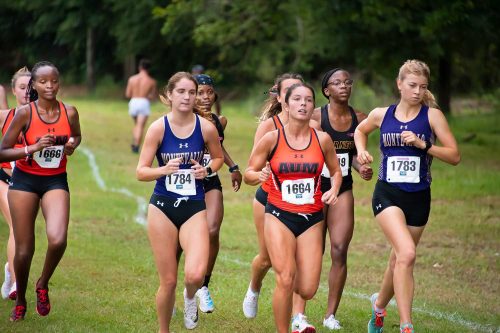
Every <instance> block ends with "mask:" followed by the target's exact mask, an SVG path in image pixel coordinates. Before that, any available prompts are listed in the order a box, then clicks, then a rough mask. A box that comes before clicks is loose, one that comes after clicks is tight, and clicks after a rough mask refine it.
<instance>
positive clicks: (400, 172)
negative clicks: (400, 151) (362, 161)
mask: <svg viewBox="0 0 500 333" xmlns="http://www.w3.org/2000/svg"><path fill="white" fill-rule="evenodd" d="M387 182H388V183H419V182H420V157H418V156H390V157H388V158H387Z"/></svg>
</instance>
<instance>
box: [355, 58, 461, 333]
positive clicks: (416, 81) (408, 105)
mask: <svg viewBox="0 0 500 333" xmlns="http://www.w3.org/2000/svg"><path fill="white" fill-rule="evenodd" d="M429 80H430V71H429V67H428V66H427V65H426V64H425V63H424V62H422V61H419V60H408V61H406V62H405V63H404V64H403V66H401V68H400V70H399V75H398V78H397V86H398V89H399V92H400V95H401V99H400V101H399V103H398V104H394V105H391V106H389V107H381V108H376V109H374V110H373V111H372V112H371V113H370V114H369V115H368V118H367V119H365V120H363V121H362V122H361V123H360V124H359V125H358V127H357V128H356V131H355V133H354V141H355V143H356V148H357V150H358V157H357V158H358V162H359V163H361V164H365V163H371V162H373V157H372V156H371V155H370V153H368V151H367V150H366V143H367V140H368V134H370V133H371V132H373V131H374V130H375V129H377V128H380V152H381V159H380V168H379V176H378V182H377V185H376V186H375V191H374V193H373V199H372V208H373V214H374V215H375V219H376V221H377V223H378V225H379V226H380V228H381V229H382V231H383V232H384V235H385V237H386V238H387V241H388V242H389V244H390V245H391V246H392V251H391V255H390V258H389V264H388V267H387V269H386V271H385V274H384V279H383V282H382V286H381V288H380V291H379V292H378V293H375V294H373V295H372V297H371V307H372V317H371V319H370V321H369V322H368V333H382V332H383V326H384V317H385V315H386V311H385V307H386V306H387V304H388V303H389V301H390V300H391V298H392V297H393V296H395V297H396V302H397V306H398V311H399V317H400V332H401V333H414V332H415V331H414V328H413V322H412V318H411V309H412V302H413V293H414V282H413V267H414V265H415V259H416V247H417V245H418V242H419V240H420V237H421V236H422V233H423V232H424V229H425V225H426V224H427V220H428V218H429V213H430V209H431V190H430V187H431V181H432V177H431V163H432V158H433V157H437V158H438V159H440V160H442V161H444V162H446V163H449V164H452V165H457V164H458V163H459V162H460V153H459V151H458V147H457V143H456V141H455V138H454V136H453V134H452V133H451V131H450V128H449V127H448V122H447V121H446V118H445V117H444V115H443V113H442V112H441V111H440V110H438V109H436V108H435V107H434V106H435V105H436V103H435V100H434V96H433V95H432V94H431V93H430V92H429V90H428V85H429ZM437 141H439V142H440V145H437V144H436V142H437ZM376 255H378V254H376Z"/></svg>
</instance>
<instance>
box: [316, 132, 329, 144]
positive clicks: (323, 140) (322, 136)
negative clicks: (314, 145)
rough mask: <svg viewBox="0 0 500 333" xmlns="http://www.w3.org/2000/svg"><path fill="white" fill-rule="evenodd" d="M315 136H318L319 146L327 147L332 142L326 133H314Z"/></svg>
mask: <svg viewBox="0 0 500 333" xmlns="http://www.w3.org/2000/svg"><path fill="white" fill-rule="evenodd" d="M316 134H317V135H318V140H319V143H320V144H321V146H325V145H328V144H330V143H331V142H332V139H331V137H330V135H329V134H328V133H326V132H322V131H316Z"/></svg>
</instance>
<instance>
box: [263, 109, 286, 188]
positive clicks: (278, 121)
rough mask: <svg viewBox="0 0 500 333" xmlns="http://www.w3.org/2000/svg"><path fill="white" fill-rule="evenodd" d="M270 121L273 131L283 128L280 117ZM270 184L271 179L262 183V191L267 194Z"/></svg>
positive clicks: (274, 117) (271, 182)
mask: <svg viewBox="0 0 500 333" xmlns="http://www.w3.org/2000/svg"><path fill="white" fill-rule="evenodd" d="M272 119H273V123H274V127H275V129H277V130H280V129H282V128H283V123H282V122H281V119H280V117H278V116H273V118H272ZM272 184H273V181H272V179H271V177H269V178H268V179H267V180H266V181H265V182H264V183H262V190H264V192H266V193H268V192H269V188H270V187H271V185H272Z"/></svg>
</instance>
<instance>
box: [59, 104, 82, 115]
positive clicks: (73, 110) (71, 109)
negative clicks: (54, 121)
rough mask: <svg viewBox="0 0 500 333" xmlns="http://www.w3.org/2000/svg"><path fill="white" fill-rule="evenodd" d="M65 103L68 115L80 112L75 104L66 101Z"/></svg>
mask: <svg viewBox="0 0 500 333" xmlns="http://www.w3.org/2000/svg"><path fill="white" fill-rule="evenodd" d="M63 104H64V107H65V108H66V111H67V112H68V116H70V117H71V116H73V115H75V114H78V110H77V109H76V107H75V106H74V105H69V104H66V103H63Z"/></svg>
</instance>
